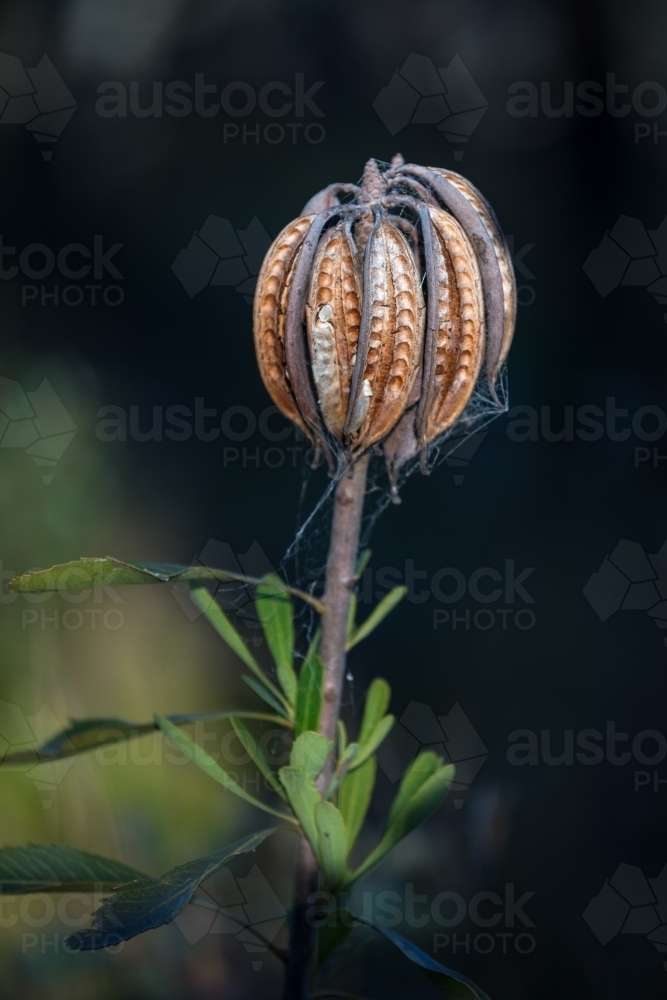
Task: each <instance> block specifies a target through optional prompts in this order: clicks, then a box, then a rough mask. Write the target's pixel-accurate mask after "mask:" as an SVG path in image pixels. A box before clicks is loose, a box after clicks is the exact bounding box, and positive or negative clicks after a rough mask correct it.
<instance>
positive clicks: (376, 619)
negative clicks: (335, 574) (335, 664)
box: [345, 587, 408, 652]
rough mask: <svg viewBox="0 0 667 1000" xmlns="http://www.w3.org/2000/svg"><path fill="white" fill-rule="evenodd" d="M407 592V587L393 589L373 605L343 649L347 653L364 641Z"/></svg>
mask: <svg viewBox="0 0 667 1000" xmlns="http://www.w3.org/2000/svg"><path fill="white" fill-rule="evenodd" d="M407 592H408V588H407V587H394V589H393V590H390V591H389V593H388V594H385V595H384V597H383V598H382V600H381V601H380V603H379V604H376V605H375V607H374V608H373V610H372V611H371V613H370V615H369V616H368V618H366V620H365V621H363V622H362V623H361V625H360V626H359V627H358V628H357V629H356V630H355V631H354V632H353V633H352V635H351V636H349V637H348V640H347V645H346V647H345V649H346V650H347V651H348V652H349V650H350V649H352V648H353V646H356V645H357V643H359V642H361V641H362V639H366V638H367V637H368V636H369V635H370V634H371V632H373V631H374V630H375V629H376V628H377V627H378V625H379V624H380V622H382V621H384V619H385V618H386V617H387V615H388V614H390V612H392V611H393V610H394V608H395V607H396V605H397V604H398V603H399V602H400V601H402V600H403V598H404V597H405V595H406V594H407Z"/></svg>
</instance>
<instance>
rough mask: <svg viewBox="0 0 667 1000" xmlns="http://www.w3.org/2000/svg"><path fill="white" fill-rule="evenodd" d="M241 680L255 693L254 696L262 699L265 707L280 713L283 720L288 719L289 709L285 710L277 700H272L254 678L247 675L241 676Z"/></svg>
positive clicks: (266, 689)
mask: <svg viewBox="0 0 667 1000" xmlns="http://www.w3.org/2000/svg"><path fill="white" fill-rule="evenodd" d="M241 680H242V681H244V682H245V683H246V684H247V685H248V687H249V688H251V689H252V690H253V691H254V692H255V694H256V695H258V697H260V698H261V699H262V701H265V702H266V704H267V705H270V706H271V708H273V709H275V711H276V712H280V714H281V715H282V716H284V718H286V719H288V718H289V709H287V708H285V705H284V704H283V703H282V702H280V701H278V699H277V698H274V696H273V695H272V694H271V692H270V691H269V690H268V688H265V687H264V685H263V684H261V683H260V682H259V681H258V680H256V679H255V678H254V677H250V676H249V675H248V674H241ZM284 700H285V699H284V698H283V700H282V701H283V702H284Z"/></svg>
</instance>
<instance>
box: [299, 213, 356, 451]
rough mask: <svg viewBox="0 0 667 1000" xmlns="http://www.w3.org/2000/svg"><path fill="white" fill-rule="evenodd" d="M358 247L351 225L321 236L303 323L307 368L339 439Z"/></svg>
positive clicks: (352, 336)
mask: <svg viewBox="0 0 667 1000" xmlns="http://www.w3.org/2000/svg"><path fill="white" fill-rule="evenodd" d="M360 311H361V288H360V278H359V268H358V264H357V253H356V248H355V245H354V242H353V240H352V237H351V235H350V231H349V227H348V226H347V225H345V224H344V223H342V222H341V223H339V224H338V225H337V226H336V227H335V228H333V229H331V230H329V232H328V233H327V234H326V235H325V236H324V238H323V239H322V242H321V243H320V246H319V248H318V251H317V255H316V257H315V261H314V263H313V270H312V278H311V283H310V290H309V295H308V301H307V303H306V329H307V334H308V347H309V349H310V359H311V370H312V374H313V381H314V383H315V388H316V390H317V395H318V400H319V404H320V410H321V413H322V417H323V419H324V423H325V424H326V426H327V427H328V429H329V430H330V431H331V433H332V434H333V435H334V436H335V437H337V438H338V440H339V441H342V439H343V427H344V425H345V417H346V415H347V408H348V403H349V398H350V384H351V380H352V368H353V365H354V359H355V357H356V354H357V342H358V340H359V324H360V321H361V314H360Z"/></svg>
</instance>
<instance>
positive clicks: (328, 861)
mask: <svg viewBox="0 0 667 1000" xmlns="http://www.w3.org/2000/svg"><path fill="white" fill-rule="evenodd" d="M315 825H316V826H317V833H318V836H319V846H320V850H319V858H320V864H321V867H322V871H323V873H324V889H325V891H328V892H337V891H338V889H340V888H341V887H342V885H343V884H344V882H345V880H346V878H347V876H348V875H349V872H348V867H347V855H348V843H347V830H346V829H345V820H344V819H343V817H342V815H341V814H340V812H339V811H338V809H336V807H335V805H334V804H333V803H332V802H318V803H317V805H316V806H315Z"/></svg>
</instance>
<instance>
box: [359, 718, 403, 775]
mask: <svg viewBox="0 0 667 1000" xmlns="http://www.w3.org/2000/svg"><path fill="white" fill-rule="evenodd" d="M395 721H396V720H395V718H394V716H393V715H385V716H384V718H382V719H380V721H379V722H378V724H377V726H376V727H375V729H374V730H373V732H372V733H371V734H370V736H368V737H367V739H366V741H365V743H364V744H363V745H362V746H361V747H360V748H359V752H358V753H357V755H356V756H355V758H354V760H353V761H352V763H351V764H350V770H351V771H355V770H356V769H357V768H358V767H361V765H362V764H365V763H366V761H367V760H368V758H369V757H372V756H373V754H374V753H375V751H376V750H377V748H378V747H379V746H380V744H381V743H382V742H383V741H384V740H386V738H387V736H388V735H389V733H390V731H391V728H392V726H393V725H394V722H395Z"/></svg>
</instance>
